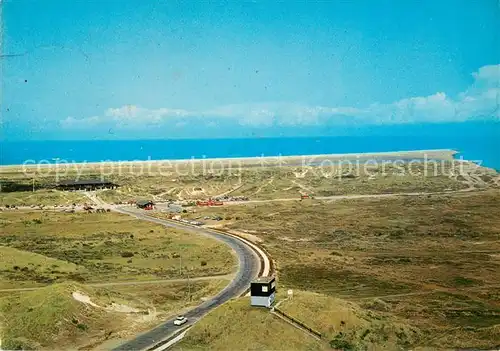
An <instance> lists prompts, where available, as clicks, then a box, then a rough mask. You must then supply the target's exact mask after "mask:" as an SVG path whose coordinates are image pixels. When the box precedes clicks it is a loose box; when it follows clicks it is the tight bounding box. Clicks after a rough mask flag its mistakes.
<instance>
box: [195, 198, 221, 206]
mask: <svg viewBox="0 0 500 351" xmlns="http://www.w3.org/2000/svg"><path fill="white" fill-rule="evenodd" d="M196 205H197V206H222V205H224V203H223V202H222V201H214V200H212V199H208V201H197V202H196Z"/></svg>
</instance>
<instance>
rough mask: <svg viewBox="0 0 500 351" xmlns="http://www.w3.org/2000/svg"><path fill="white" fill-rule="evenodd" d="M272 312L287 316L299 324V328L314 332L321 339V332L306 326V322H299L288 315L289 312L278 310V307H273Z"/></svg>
mask: <svg viewBox="0 0 500 351" xmlns="http://www.w3.org/2000/svg"><path fill="white" fill-rule="evenodd" d="M274 312H276V313H278V314H280V315H282V316H283V317H285V318H287V319H289V320H291V321H292V322H293V323H295V324H297V325H299V326H300V327H301V328H303V329H305V330H307V331H308V332H310V333H311V334H314V335H316V336H317V337H318V338H320V339H321V333H320V332H318V331H316V330H314V329H312V328H310V327H308V326H307V325H306V324H304V323H303V322H301V321H299V320H297V319H295V318H293V317H292V316H290V315H289V314H286V313H285V312H283V311H282V310H280V309H279V308H277V307H274Z"/></svg>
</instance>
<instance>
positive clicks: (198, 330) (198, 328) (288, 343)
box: [172, 297, 327, 351]
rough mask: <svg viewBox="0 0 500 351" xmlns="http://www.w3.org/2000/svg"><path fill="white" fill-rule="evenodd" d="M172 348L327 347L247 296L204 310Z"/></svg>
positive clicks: (297, 348) (313, 348)
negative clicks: (203, 315)
mask: <svg viewBox="0 0 500 351" xmlns="http://www.w3.org/2000/svg"><path fill="white" fill-rule="evenodd" d="M172 349H173V350H221V351H223V350H326V349H327V347H326V345H325V344H324V343H321V342H319V341H317V340H315V339H313V338H311V337H310V336H309V335H307V334H305V333H304V332H301V331H299V330H297V329H295V328H294V327H293V326H291V325H290V324H288V323H287V322H285V321H283V320H281V319H279V318H278V317H276V316H273V315H272V314H270V313H269V310H267V309H265V308H255V307H251V306H250V301H249V298H248V297H246V298H240V299H237V300H232V301H230V302H228V303H226V304H224V305H222V306H220V307H218V308H217V309H215V310H214V311H212V312H211V313H210V314H208V315H207V316H206V317H205V318H203V319H202V320H201V321H199V322H198V323H196V325H195V326H194V327H193V329H191V330H190V331H189V332H188V333H187V335H186V337H185V338H184V339H183V340H182V341H181V342H180V343H179V344H177V345H175V346H174V347H173V348H172Z"/></svg>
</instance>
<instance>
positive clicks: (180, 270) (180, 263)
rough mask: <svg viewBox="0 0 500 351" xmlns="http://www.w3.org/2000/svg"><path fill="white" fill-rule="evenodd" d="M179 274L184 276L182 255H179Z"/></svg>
mask: <svg viewBox="0 0 500 351" xmlns="http://www.w3.org/2000/svg"><path fill="white" fill-rule="evenodd" d="M179 276H180V277H182V256H181V255H179Z"/></svg>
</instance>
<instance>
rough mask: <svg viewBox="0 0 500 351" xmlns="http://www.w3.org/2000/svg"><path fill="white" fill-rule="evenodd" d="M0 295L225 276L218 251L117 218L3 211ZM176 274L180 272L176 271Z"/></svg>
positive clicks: (227, 260) (221, 249)
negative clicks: (71, 285) (72, 285)
mask: <svg viewBox="0 0 500 351" xmlns="http://www.w3.org/2000/svg"><path fill="white" fill-rule="evenodd" d="M0 228H1V234H0V253H2V260H1V261H0V277H1V283H0V288H3V289H6V288H19V287H28V286H39V285H46V284H50V283H55V282H64V281H66V280H74V281H78V282H82V283H90V282H113V281H125V280H149V279H168V278H185V277H186V274H189V275H190V276H191V277H196V276H210V275H217V274H227V273H230V272H232V271H233V270H235V269H236V266H235V265H236V260H235V258H234V257H233V255H232V253H231V251H230V250H229V249H228V248H227V247H226V246H225V245H223V244H221V243H219V242H217V241H215V240H213V239H210V238H207V237H203V236H198V235H194V234H190V233H185V232H182V231H179V230H175V229H171V228H165V227H163V226H160V225H155V224H150V223H147V222H143V221H139V220H136V219H134V218H132V217H130V216H126V215H120V214H116V213H92V214H87V213H73V214H68V213H60V212H23V211H18V212H5V213H3V214H2V219H1V220H0ZM181 268H182V269H181Z"/></svg>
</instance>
